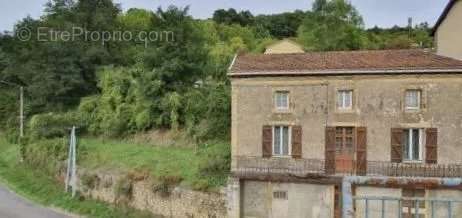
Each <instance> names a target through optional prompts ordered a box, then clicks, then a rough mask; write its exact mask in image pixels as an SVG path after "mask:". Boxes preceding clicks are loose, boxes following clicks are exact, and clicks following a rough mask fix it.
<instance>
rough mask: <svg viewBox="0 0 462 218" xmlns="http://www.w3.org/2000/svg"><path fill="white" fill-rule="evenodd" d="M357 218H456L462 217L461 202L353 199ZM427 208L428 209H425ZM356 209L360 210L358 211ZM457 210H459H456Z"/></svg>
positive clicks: (388, 198)
mask: <svg viewBox="0 0 462 218" xmlns="http://www.w3.org/2000/svg"><path fill="white" fill-rule="evenodd" d="M353 199H354V201H355V203H356V208H357V211H356V215H355V217H358V218H362V217H364V218H376V217H377V218H385V217H387V218H388V217H396V218H411V217H412V218H422V217H430V218H444V217H447V218H456V217H461V216H462V210H460V208H461V207H462V200H457V199H432V198H393V197H382V196H381V197H375V196H367V197H365V196H359V197H358V196H356V197H353ZM427 206H428V208H427ZM358 208H361V209H359V210H358ZM456 208H459V209H456Z"/></svg>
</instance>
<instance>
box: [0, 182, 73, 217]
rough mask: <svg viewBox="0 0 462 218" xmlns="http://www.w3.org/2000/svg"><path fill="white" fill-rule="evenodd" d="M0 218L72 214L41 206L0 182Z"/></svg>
mask: <svg viewBox="0 0 462 218" xmlns="http://www.w3.org/2000/svg"><path fill="white" fill-rule="evenodd" d="M0 217H1V218H72V216H69V215H64V214H61V213H58V212H55V211H53V210H51V209H48V208H45V207H41V206H39V205H37V204H35V203H32V202H30V201H28V200H26V199H24V198H22V197H20V196H18V195H17V194H15V193H13V192H11V191H10V190H8V189H6V188H5V187H4V186H3V185H2V184H1V183H0Z"/></svg>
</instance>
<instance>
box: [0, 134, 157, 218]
mask: <svg viewBox="0 0 462 218" xmlns="http://www.w3.org/2000/svg"><path fill="white" fill-rule="evenodd" d="M0 181H1V182H2V183H5V184H7V186H8V187H10V188H11V189H13V190H14V191H16V192H17V193H19V194H21V195H23V196H25V197H27V198H29V199H31V200H33V201H35V202H37V203H40V204H42V205H45V206H53V207H58V208H63V209H65V210H67V211H70V212H72V213H77V214H82V215H86V216H88V217H111V218H112V217H120V218H122V217H123V218H125V217H152V215H150V214H148V213H145V212H141V211H137V210H132V209H127V208H123V207H113V206H111V205H109V204H106V203H103V202H99V201H95V200H78V199H73V198H71V197H70V196H69V195H68V194H66V193H64V192H63V187H62V186H60V185H58V184H57V183H56V182H55V181H54V180H53V179H52V178H49V177H47V176H44V175H43V174H42V173H40V172H37V171H34V170H31V169H30V168H28V167H26V166H23V165H22V164H20V163H18V146H17V145H12V144H9V143H7V142H6V141H5V140H4V139H3V138H2V137H1V136H0Z"/></svg>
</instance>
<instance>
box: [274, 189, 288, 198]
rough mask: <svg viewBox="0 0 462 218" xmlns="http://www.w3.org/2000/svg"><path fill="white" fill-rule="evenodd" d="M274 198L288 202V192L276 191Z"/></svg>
mask: <svg viewBox="0 0 462 218" xmlns="http://www.w3.org/2000/svg"><path fill="white" fill-rule="evenodd" d="M273 198H274V199H282V200H287V198H288V197H287V191H275V192H273Z"/></svg>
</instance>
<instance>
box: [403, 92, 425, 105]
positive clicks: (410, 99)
mask: <svg viewBox="0 0 462 218" xmlns="http://www.w3.org/2000/svg"><path fill="white" fill-rule="evenodd" d="M421 95H422V92H421V91H420V90H417V89H413V90H407V91H406V97H405V103H406V104H405V105H406V109H408V110H418V109H420V101H421Z"/></svg>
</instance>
